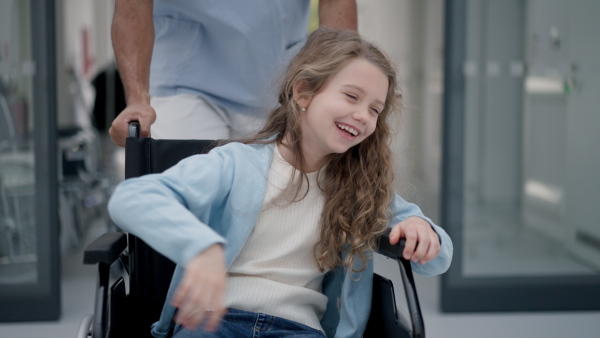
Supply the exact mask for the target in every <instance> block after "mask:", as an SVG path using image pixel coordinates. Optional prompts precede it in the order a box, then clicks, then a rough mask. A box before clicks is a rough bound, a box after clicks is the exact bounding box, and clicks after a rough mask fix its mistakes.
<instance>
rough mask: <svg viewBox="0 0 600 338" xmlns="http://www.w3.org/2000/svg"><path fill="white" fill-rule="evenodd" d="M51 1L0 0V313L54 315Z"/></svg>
mask: <svg viewBox="0 0 600 338" xmlns="http://www.w3.org/2000/svg"><path fill="white" fill-rule="evenodd" d="M53 4H54V2H53V1H50V0H40V1H37V0H36V1H31V0H29V1H28V0H6V1H0V321H24V320H27V321H30V320H54V319H57V318H58V317H59V315H60V284H59V277H60V266H59V257H58V255H59V251H58V216H57V198H56V196H57V179H56V177H57V169H56V168H57V159H56V154H57V152H56V122H55V121H56V108H55V107H56V104H55V75H54V70H55V56H54V48H55V44H54V7H53V6H54V5H53Z"/></svg>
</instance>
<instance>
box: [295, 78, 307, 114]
mask: <svg viewBox="0 0 600 338" xmlns="http://www.w3.org/2000/svg"><path fill="white" fill-rule="evenodd" d="M307 85H308V84H307V83H306V80H300V81H298V82H296V84H294V88H293V94H294V102H296V104H297V105H298V107H300V108H306V107H308V105H309V104H310V99H311V97H310V96H309V95H308V94H306V92H307Z"/></svg>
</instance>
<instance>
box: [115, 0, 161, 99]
mask: <svg viewBox="0 0 600 338" xmlns="http://www.w3.org/2000/svg"><path fill="white" fill-rule="evenodd" d="M152 6H153V2H152V0H117V1H116V2H115V12H114V15H113V21H112V42H113V48H114V51H115V58H116V61H117V66H118V68H119V73H120V75H121V79H122V81H123V86H124V88H125V95H126V99H127V104H128V105H130V104H136V103H149V102H150V97H149V94H148V90H149V83H150V60H151V58H152V48H153V45H154V23H153V20H152Z"/></svg>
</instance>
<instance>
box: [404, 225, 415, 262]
mask: <svg viewBox="0 0 600 338" xmlns="http://www.w3.org/2000/svg"><path fill="white" fill-rule="evenodd" d="M404 238H405V239H406V242H405V244H404V252H403V256H404V259H406V260H410V259H411V258H412V257H413V254H414V252H415V249H416V248H417V241H418V236H417V232H416V231H415V230H414V229H410V230H406V231H405V234H404Z"/></svg>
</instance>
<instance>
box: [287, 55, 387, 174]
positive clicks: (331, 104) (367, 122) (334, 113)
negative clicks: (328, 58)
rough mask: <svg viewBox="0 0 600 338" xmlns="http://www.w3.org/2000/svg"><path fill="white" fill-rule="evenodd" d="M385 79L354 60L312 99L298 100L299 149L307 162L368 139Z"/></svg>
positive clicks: (381, 104)
mask: <svg viewBox="0 0 600 338" xmlns="http://www.w3.org/2000/svg"><path fill="white" fill-rule="evenodd" d="M388 86H389V84H388V79H387V77H386V76H385V75H384V74H383V72H382V71H381V70H380V69H379V68H377V67H376V66H375V65H373V64H372V63H370V62H369V61H367V60H364V59H355V60H352V61H351V62H349V63H348V64H347V65H346V66H345V67H343V68H342V69H341V70H340V71H339V72H338V73H337V74H335V75H333V76H332V77H331V78H330V79H329V80H328V81H327V82H326V83H325V85H324V86H323V88H322V89H321V90H320V91H319V92H318V93H317V94H315V95H314V96H313V97H312V98H306V97H299V98H298V99H297V100H296V102H297V103H298V105H299V106H300V107H301V108H306V111H305V112H301V114H302V116H301V118H300V126H301V128H302V141H301V142H302V149H303V151H304V156H305V159H306V160H307V161H311V160H312V161H313V163H314V161H317V162H318V161H320V160H322V159H323V158H324V157H325V156H327V155H329V154H332V153H344V152H346V151H347V150H348V149H350V148H351V147H353V146H355V145H357V144H359V143H360V142H362V141H363V140H364V139H366V138H367V137H369V135H371V134H372V133H373V132H374V131H375V127H376V125H377V118H378V116H379V113H381V111H382V110H383V108H384V106H385V99H386V96H387V91H388Z"/></svg>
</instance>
